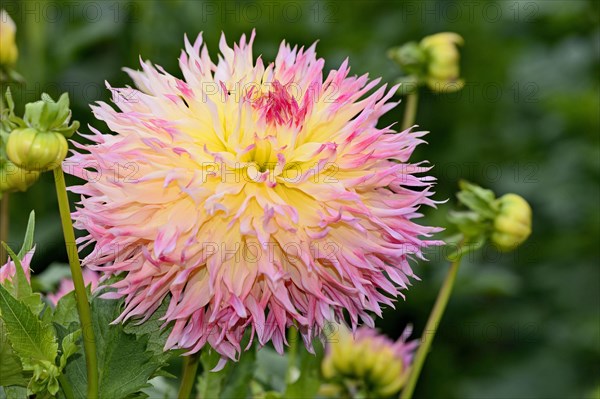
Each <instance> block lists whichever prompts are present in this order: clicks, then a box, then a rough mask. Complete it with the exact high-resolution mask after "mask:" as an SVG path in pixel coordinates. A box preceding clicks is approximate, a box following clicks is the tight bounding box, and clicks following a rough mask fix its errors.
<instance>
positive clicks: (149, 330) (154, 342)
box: [124, 297, 182, 361]
mask: <svg viewBox="0 0 600 399" xmlns="http://www.w3.org/2000/svg"><path fill="white" fill-rule="evenodd" d="M169 302H170V298H169V297H167V298H165V299H164V300H163V301H162V303H161V305H160V306H159V307H158V309H156V311H155V312H154V313H153V314H152V316H150V318H148V320H146V321H144V322H143V323H141V324H136V321H135V320H131V321H129V322H127V323H126V324H125V325H124V330H125V332H126V333H129V334H135V335H136V336H143V335H147V337H148V350H150V351H151V352H153V353H154V355H155V356H158V357H159V358H160V359H161V360H164V361H167V360H168V359H169V358H170V357H172V356H173V355H176V354H178V353H181V352H182V351H168V352H165V351H164V349H163V348H164V347H165V343H166V342H167V337H168V336H169V334H170V332H171V329H172V327H167V328H164V329H162V326H163V324H165V321H164V320H161V318H162V317H163V316H164V315H165V313H166V312H167V309H168V307H169Z"/></svg>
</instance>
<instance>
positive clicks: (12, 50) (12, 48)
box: [0, 10, 19, 66]
mask: <svg viewBox="0 0 600 399" xmlns="http://www.w3.org/2000/svg"><path fill="white" fill-rule="evenodd" d="M16 32H17V26H16V25H15V22H14V21H13V20H12V18H11V17H10V15H8V13H7V12H6V11H4V10H0V64H1V65H6V66H11V65H14V64H15V62H17V57H18V56H19V50H18V48H17V43H16V42H15V35H16Z"/></svg>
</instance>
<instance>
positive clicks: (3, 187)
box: [0, 160, 40, 197]
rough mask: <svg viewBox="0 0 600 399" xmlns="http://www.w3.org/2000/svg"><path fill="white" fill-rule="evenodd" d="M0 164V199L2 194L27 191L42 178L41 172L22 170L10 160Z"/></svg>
mask: <svg viewBox="0 0 600 399" xmlns="http://www.w3.org/2000/svg"><path fill="white" fill-rule="evenodd" d="M0 162H1V163H0V197H1V196H2V193H9V192H13V191H27V189H28V188H29V187H31V186H32V185H33V183H35V182H36V181H37V179H38V178H39V177H40V172H37V171H28V170H25V169H21V168H19V167H18V166H17V165H15V164H14V163H12V162H10V161H8V160H5V161H0Z"/></svg>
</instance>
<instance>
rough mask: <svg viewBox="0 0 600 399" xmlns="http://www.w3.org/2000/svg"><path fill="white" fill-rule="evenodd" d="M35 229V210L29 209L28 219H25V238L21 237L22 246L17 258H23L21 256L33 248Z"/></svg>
mask: <svg viewBox="0 0 600 399" xmlns="http://www.w3.org/2000/svg"><path fill="white" fill-rule="evenodd" d="M34 230H35V211H31V213H30V214H29V220H28V221H27V230H25V238H24V239H23V246H21V250H20V251H19V253H18V256H19V259H23V256H25V254H26V253H27V252H29V251H31V248H33V232H34Z"/></svg>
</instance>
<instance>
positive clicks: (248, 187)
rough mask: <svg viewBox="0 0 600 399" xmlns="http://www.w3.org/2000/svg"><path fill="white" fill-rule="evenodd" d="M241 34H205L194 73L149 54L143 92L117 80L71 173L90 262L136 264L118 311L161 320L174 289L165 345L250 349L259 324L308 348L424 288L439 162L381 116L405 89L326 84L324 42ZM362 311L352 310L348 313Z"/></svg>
mask: <svg viewBox="0 0 600 399" xmlns="http://www.w3.org/2000/svg"><path fill="white" fill-rule="evenodd" d="M253 40H254V33H252V36H251V37H250V39H249V40H247V39H246V36H245V35H244V36H242V37H241V40H240V42H239V43H238V44H234V46H233V48H231V47H229V46H228V45H227V43H226V41H225V37H224V36H222V37H221V41H220V45H219V47H220V50H221V55H219V57H218V61H217V62H216V63H213V61H212V60H211V58H210V57H209V54H208V51H207V48H206V46H205V45H204V44H203V40H202V36H201V35H200V36H199V37H198V39H197V40H196V41H195V42H194V44H191V43H190V42H189V41H188V40H187V38H186V39H185V51H182V53H181V57H180V58H179V66H180V68H181V72H182V75H183V78H182V79H181V78H178V77H176V76H173V75H170V74H169V73H167V72H166V71H165V70H164V69H163V68H162V67H160V66H153V65H151V64H149V63H147V62H143V61H140V62H141V67H142V70H141V71H133V70H129V69H127V70H126V71H127V73H128V74H129V75H130V76H131V78H132V79H133V81H134V82H135V84H136V86H137V89H134V88H130V87H126V88H112V87H110V86H108V88H109V89H110V90H111V91H112V93H113V102H114V104H115V105H116V106H117V107H118V109H113V108H112V107H111V106H109V105H108V104H106V103H103V102H100V103H98V104H97V105H95V106H93V107H92V108H93V112H94V114H95V116H96V117H97V118H98V119H100V120H102V121H104V122H106V124H107V125H108V128H109V129H110V130H111V131H112V132H114V133H115V134H103V133H101V132H100V131H98V130H96V129H93V128H91V130H92V132H93V134H91V135H86V136H85V137H87V138H88V139H89V140H91V141H92V144H89V145H84V144H78V143H74V145H75V146H76V147H77V148H78V149H79V150H80V151H77V150H76V151H75V152H73V154H72V156H71V157H70V158H69V159H67V161H66V162H65V163H64V165H63V168H64V170H65V171H66V172H67V173H71V174H73V175H76V176H78V177H80V178H82V179H84V180H85V183H84V184H83V185H80V186H76V187H72V188H71V190H72V191H73V192H75V193H79V194H81V195H82V198H81V202H80V203H79V206H78V208H77V210H76V211H75V212H74V213H73V218H74V220H75V227H76V228H78V229H81V230H87V232H88V234H87V235H86V236H84V237H82V238H81V239H80V241H79V244H81V246H82V247H84V246H86V245H88V244H95V246H94V249H93V251H92V252H91V253H90V255H89V256H87V257H86V258H85V259H84V262H83V263H84V265H86V266H87V267H89V268H90V269H92V270H97V271H100V272H102V273H104V275H105V277H104V278H107V277H108V276H112V275H120V276H122V279H120V280H119V281H118V282H114V283H111V284H110V287H109V288H112V289H113V290H112V292H110V293H108V294H107V295H106V296H107V297H111V298H122V297H124V300H125V308H124V310H123V312H122V314H121V315H120V317H118V319H117V320H115V322H123V321H125V320H127V319H130V318H134V319H138V321H143V320H145V319H147V318H149V317H150V316H151V315H152V314H153V312H155V311H156V309H157V308H158V307H159V306H160V304H161V302H162V301H163V300H165V298H167V297H168V298H170V302H169V306H168V309H167V311H166V313H165V314H164V316H163V320H164V321H165V326H167V325H170V326H172V330H171V332H170V334H169V337H168V340H167V342H166V346H165V349H170V348H179V349H186V350H187V353H190V354H191V353H195V352H197V351H199V350H200V349H201V348H202V347H203V346H204V345H205V344H207V343H208V344H210V346H212V347H213V348H214V349H215V350H216V351H218V352H219V353H220V354H221V355H222V359H223V360H224V359H226V358H230V359H237V356H238V354H239V353H240V351H241V350H242V348H241V346H240V341H241V339H242V336H243V334H244V332H245V331H246V330H250V331H251V334H250V335H251V337H252V338H253V339H254V338H256V339H257V340H258V342H259V343H260V345H264V344H265V343H267V342H269V341H271V342H272V343H273V344H274V347H275V348H276V349H277V350H278V351H280V352H281V351H282V350H283V346H284V344H286V343H287V342H286V338H285V331H286V328H287V327H289V326H291V325H295V326H297V327H298V328H299V330H300V333H301V335H302V337H303V339H304V341H305V343H306V345H307V347H308V348H309V350H310V349H311V344H310V342H311V340H312V339H313V338H314V337H315V336H317V335H319V334H320V332H321V331H322V328H323V326H324V325H325V324H326V323H327V322H328V321H329V320H332V319H336V320H341V319H343V318H345V317H346V318H348V322H349V323H350V324H351V325H352V326H354V327H356V326H357V325H358V324H359V322H360V321H361V320H362V321H363V322H364V323H366V324H367V325H373V319H372V317H371V313H374V314H376V315H381V312H382V305H386V306H392V300H393V298H394V297H397V296H398V295H399V294H400V290H401V289H405V288H407V286H408V285H409V277H414V274H413V272H412V270H411V267H410V266H409V258H415V257H418V258H420V257H422V253H421V250H422V249H423V248H424V247H426V246H428V245H432V244H436V243H437V242H436V241H433V240H431V239H429V237H430V236H431V234H432V233H434V232H436V231H437V230H438V229H436V228H432V227H424V226H421V225H419V224H417V223H415V221H414V219H416V218H418V217H420V216H421V215H420V213H419V208H420V206H421V205H430V206H433V205H435V202H434V201H433V200H432V199H431V198H430V197H431V195H432V191H431V188H432V184H433V182H432V180H433V179H432V178H431V177H427V176H418V175H417V174H421V173H423V172H426V171H428V169H429V168H428V167H427V166H426V165H424V164H423V163H416V164H410V163H407V162H408V159H409V156H410V155H411V153H412V152H413V149H414V148H415V147H416V146H417V145H418V144H419V143H421V142H422V140H421V137H422V136H423V135H424V134H425V132H414V131H411V130H410V129H409V130H406V131H403V132H400V133H396V132H395V131H394V130H393V129H392V126H386V127H377V122H378V119H379V118H380V117H381V116H382V115H383V114H385V113H386V112H388V111H389V110H391V109H392V108H394V107H395V106H396V105H397V103H396V102H390V99H391V98H392V96H393V95H394V92H395V91H396V89H397V87H396V86H395V87H393V88H392V89H390V90H387V88H386V86H383V87H380V88H379V89H377V90H376V91H374V92H372V89H373V88H375V87H376V86H377V85H378V84H379V79H376V80H373V81H369V78H368V76H367V75H362V76H349V71H350V69H349V66H348V61H347V60H346V61H344V62H343V63H342V64H341V66H340V67H339V68H338V69H337V70H333V71H331V72H330V73H329V74H328V75H327V77H326V78H325V79H324V75H323V66H324V60H323V59H321V58H317V56H316V54H315V45H312V46H311V47H309V48H307V49H304V48H300V49H298V48H297V47H294V48H291V47H290V46H289V45H288V44H286V43H285V42H283V43H282V44H281V46H280V48H279V53H278V55H277V58H276V59H275V62H274V63H270V64H267V65H265V64H264V63H263V60H262V59H261V58H260V57H259V58H258V59H257V60H256V61H254V58H253V55H252V43H253ZM345 313H346V314H345Z"/></svg>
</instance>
